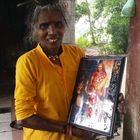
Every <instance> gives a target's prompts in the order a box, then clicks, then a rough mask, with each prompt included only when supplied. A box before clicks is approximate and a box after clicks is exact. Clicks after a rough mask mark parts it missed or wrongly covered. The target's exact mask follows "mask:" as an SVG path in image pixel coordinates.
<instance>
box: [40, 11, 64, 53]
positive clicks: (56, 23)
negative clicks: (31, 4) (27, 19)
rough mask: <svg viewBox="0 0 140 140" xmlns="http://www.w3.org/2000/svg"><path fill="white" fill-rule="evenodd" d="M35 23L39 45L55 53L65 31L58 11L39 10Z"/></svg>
mask: <svg viewBox="0 0 140 140" xmlns="http://www.w3.org/2000/svg"><path fill="white" fill-rule="evenodd" d="M37 24H38V25H37V27H38V28H37V38H38V41H39V43H40V45H41V47H43V48H46V49H48V50H50V51H52V52H53V53H54V54H55V53H57V52H58V50H59V48H60V45H61V43H62V39H63V35H64V32H65V24H64V19H63V18H62V16H61V15H60V13H59V12H56V11H52V12H48V11H45V10H44V11H41V13H40V14H39V16H38V23H37Z"/></svg>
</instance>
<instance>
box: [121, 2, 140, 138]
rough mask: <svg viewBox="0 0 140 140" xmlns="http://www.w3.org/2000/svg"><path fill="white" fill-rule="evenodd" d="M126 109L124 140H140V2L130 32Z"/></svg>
mask: <svg viewBox="0 0 140 140" xmlns="http://www.w3.org/2000/svg"><path fill="white" fill-rule="evenodd" d="M128 49H129V51H128V68H127V83H126V87H127V88H126V109H127V112H126V114H125V118H124V133H123V140H140V134H139V132H140V0H136V15H135V16H134V17H133V18H132V19H131V25H130V32H129V48H128Z"/></svg>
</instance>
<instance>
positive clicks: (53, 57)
mask: <svg viewBox="0 0 140 140" xmlns="http://www.w3.org/2000/svg"><path fill="white" fill-rule="evenodd" d="M48 58H49V59H51V60H53V61H55V60H57V59H59V56H58V55H54V56H53V55H51V56H48Z"/></svg>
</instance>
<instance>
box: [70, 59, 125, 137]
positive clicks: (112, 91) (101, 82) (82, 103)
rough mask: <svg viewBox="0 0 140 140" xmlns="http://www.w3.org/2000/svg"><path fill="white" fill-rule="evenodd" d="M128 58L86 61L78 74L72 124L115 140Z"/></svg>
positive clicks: (71, 111)
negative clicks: (115, 127) (121, 91)
mask: <svg viewBox="0 0 140 140" xmlns="http://www.w3.org/2000/svg"><path fill="white" fill-rule="evenodd" d="M124 65H125V57H122V56H104V57H103V56H101V57H100V56H98V57H87V58H82V60H81V62H80V66H79V71H78V74H77V79H76V84H75V88H74V92H73V98H72V102H71V108H70V114H69V119H68V123H69V124H71V125H74V126H76V127H79V128H81V129H84V130H87V131H92V132H94V133H97V134H101V135H104V136H108V137H111V136H112V135H113V133H114V124H115V119H116V115H115V114H116V106H117V98H118V94H119V92H120V86H121V81H122V75H123V69H124Z"/></svg>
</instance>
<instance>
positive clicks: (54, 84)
mask: <svg viewBox="0 0 140 140" xmlns="http://www.w3.org/2000/svg"><path fill="white" fill-rule="evenodd" d="M62 50H63V52H62V54H61V55H60V56H59V58H60V61H61V64H62V67H60V66H57V65H55V64H53V63H52V62H51V61H50V60H49V59H48V57H47V56H46V55H45V53H44V52H43V50H42V48H41V47H40V45H38V46H37V47H36V48H35V49H33V50H31V51H29V52H27V53H25V54H24V55H22V56H21V57H20V58H19V59H18V61H17V64H16V87H15V110H16V118H17V120H22V119H25V118H28V117H30V116H32V115H33V114H37V115H38V116H40V117H42V118H46V119H51V120H54V121H64V122H66V121H67V118H68V110H69V106H70V101H71V98H72V92H73V88H74V84H75V79H76V74H77V70H78V67H79V62H80V59H81V57H83V56H84V53H83V51H82V50H81V49H80V48H78V47H75V46H68V45H62ZM64 139H65V136H64V135H63V134H61V133H54V132H48V131H40V130H33V129H29V128H24V140H64Z"/></svg>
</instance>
